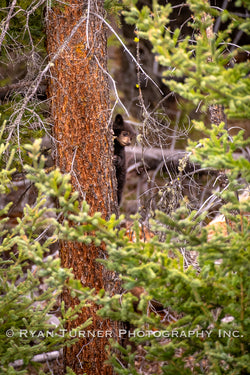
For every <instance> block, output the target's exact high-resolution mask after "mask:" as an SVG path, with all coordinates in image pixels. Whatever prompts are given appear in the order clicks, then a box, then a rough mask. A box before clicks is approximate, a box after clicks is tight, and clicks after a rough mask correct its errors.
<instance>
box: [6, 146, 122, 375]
mask: <svg viewBox="0 0 250 375" xmlns="http://www.w3.org/2000/svg"><path fill="white" fill-rule="evenodd" d="M8 147H9V145H8V144H5V142H4V141H3V140H1V142H0V156H1V158H2V157H3V154H4V153H5V152H7V150H8ZM25 150H26V152H28V153H29V157H30V158H31V160H32V161H33V164H32V165H25V166H24V170H25V172H26V173H27V174H26V178H27V181H29V182H30V183H33V184H34V185H35V187H36V189H37V198H36V201H35V203H34V204H33V205H32V206H29V205H28V204H26V206H25V208H24V210H23V214H22V217H17V223H16V225H14V226H13V225H11V224H10V222H9V218H8V215H9V212H10V209H11V204H12V203H11V202H10V203H8V204H7V205H6V206H4V207H3V208H2V209H1V212H0V237H1V244H0V280H1V283H0V323H1V329H0V341H1V345H0V359H1V366H0V373H1V374H17V373H27V372H26V370H25V369H26V368H27V366H28V365H29V366H37V364H35V363H32V358H33V357H34V355H37V354H41V353H48V352H51V351H54V350H59V349H60V348H62V347H63V346H64V345H65V344H67V345H71V344H72V343H73V342H75V341H76V340H77V337H76V338H72V337H70V332H65V331H63V329H64V326H65V323H66V322H67V321H69V320H71V321H72V320H74V319H76V317H77V313H78V312H79V311H81V310H82V308H83V307H84V306H86V305H87V301H88V300H91V299H93V298H94V297H93V291H90V290H88V288H82V287H81V288H80V289H81V291H80V297H79V301H80V302H79V304H78V305H76V306H75V307H74V308H70V309H65V307H64V304H63V303H62V304H61V308H60V312H59V311H58V313H59V316H58V326H55V325H53V324H52V323H50V322H49V318H51V316H52V315H53V310H56V309H57V307H58V304H60V296H61V294H62V291H63V289H64V288H69V289H70V290H72V293H73V292H74V296H76V295H77V293H79V291H77V290H78V289H79V288H78V287H79V284H78V283H77V282H76V281H74V280H73V275H72V273H71V271H70V270H67V269H64V268H62V267H61V264H60V258H58V257H56V258H55V257H54V256H51V255H50V251H51V246H52V245H53V244H55V243H56V242H57V241H58V240H59V239H64V240H66V239H72V240H73V239H75V238H77V237H78V236H79V239H78V240H79V241H81V242H85V243H89V242H91V241H92V240H93V237H91V236H90V235H88V232H89V231H93V230H94V229H96V228H97V227H98V226H99V225H100V222H101V219H100V215H99V214H96V215H94V216H93V217H89V216H88V205H87V204H86V203H85V202H84V203H83V204H82V205H81V206H80V205H79V202H78V201H77V193H72V187H71V185H70V183H69V176H68V175H66V176H63V175H62V174H61V173H60V172H59V171H58V170H54V171H52V172H51V173H49V174H46V173H45V171H44V157H43V156H41V154H40V141H38V140H37V141H35V142H34V144H33V145H27V146H25ZM10 155H11V156H10V159H9V161H8V163H7V165H6V166H5V168H3V169H2V170H1V171H0V191H1V197H2V199H3V198H4V196H5V195H6V194H8V192H9V189H10V188H11V186H12V185H11V179H12V175H13V173H14V171H15V170H14V169H11V160H12V159H13V152H10ZM49 199H54V200H58V207H57V208H56V207H55V205H54V206H53V207H51V208H48V206H47V204H48V200H49ZM59 213H60V214H61V213H63V214H64V217H65V222H64V223H58V221H57V219H58V214H59ZM69 221H70V222H71V223H77V224H78V225H77V229H76V228H75V229H74V227H73V225H72V224H71V226H70V224H69ZM113 222H114V225H115V223H116V221H115V220H113ZM79 223H80V225H79ZM81 223H84V224H82V225H81ZM109 225H110V226H111V227H112V220H111V222H110V224H109ZM110 231H111V232H112V228H111V230H110ZM104 235H105V232H104ZM110 235H111V234H110ZM102 236H103V234H102ZM96 241H97V240H96ZM67 280H69V283H68V281H67ZM90 323H91V319H89V320H87V321H86V322H84V323H83V324H82V325H81V326H79V327H77V328H76V330H75V332H78V331H79V330H83V329H84V328H86V327H87V326H88V325H89V324H90ZM74 336H75V335H74ZM76 336H77V333H76ZM16 360H22V361H23V365H21V366H20V367H18V368H17V367H14V368H13V366H12V365H11V364H13V363H14V362H15V361H16Z"/></svg>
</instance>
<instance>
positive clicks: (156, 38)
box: [123, 0, 250, 118]
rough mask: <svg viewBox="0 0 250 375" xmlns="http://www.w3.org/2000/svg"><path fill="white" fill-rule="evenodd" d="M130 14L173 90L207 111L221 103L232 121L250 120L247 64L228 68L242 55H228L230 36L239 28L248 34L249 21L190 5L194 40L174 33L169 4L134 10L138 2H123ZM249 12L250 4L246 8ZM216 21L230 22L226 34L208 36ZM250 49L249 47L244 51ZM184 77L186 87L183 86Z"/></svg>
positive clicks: (196, 0)
mask: <svg viewBox="0 0 250 375" xmlns="http://www.w3.org/2000/svg"><path fill="white" fill-rule="evenodd" d="M123 2H124V5H126V7H127V10H126V11H124V12H123V14H124V16H125V20H126V22H127V23H129V24H133V25H136V29H137V33H138V35H139V36H140V37H141V38H146V39H148V40H149V41H150V42H151V44H152V50H153V52H154V53H155V55H156V56H155V59H156V60H157V61H158V62H159V63H160V64H161V65H162V66H164V67H166V69H165V71H164V73H163V81H164V83H165V84H166V85H168V86H169V87H170V89H171V90H172V91H174V92H176V93H178V94H180V95H181V96H182V97H183V98H185V99H188V100H190V101H192V102H193V103H194V104H195V105H197V106H198V105H200V104H201V105H202V109H203V110H205V109H206V108H207V107H208V106H209V105H212V104H215V103H216V104H222V105H224V107H225V112H226V113H227V115H228V116H229V117H236V118H237V117H242V118H244V117H249V115H250V110H249V101H250V97H249V92H250V78H249V74H248V71H249V67H248V62H241V63H237V64H234V65H233V66H229V65H228V64H229V62H230V61H233V59H234V57H235V56H236V55H237V53H238V49H237V48H236V49H234V51H232V52H230V48H229V47H230V43H232V33H233V32H234V31H235V29H236V28H238V29H240V30H242V31H244V32H246V33H247V34H249V33H250V21H249V19H243V18H241V17H240V16H237V15H235V14H231V13H230V12H228V11H227V10H225V11H221V12H220V11H219V10H217V9H215V8H212V7H210V5H209V2H207V1H202V0H188V1H187V4H188V5H189V7H190V10H191V12H192V22H190V23H189V26H190V27H192V28H193V32H192V36H191V35H189V36H186V37H185V38H184V37H183V35H182V32H181V29H179V28H176V29H175V30H174V31H173V30H172V29H171V28H170V25H169V23H170V14H171V11H172V9H171V4H170V3H168V4H167V5H165V6H163V5H159V4H158V2H157V1H156V0H154V1H153V2H152V9H150V8H149V7H148V6H144V7H143V8H142V9H141V10H139V9H138V8H137V7H136V3H137V1H136V0H133V1H132V0H124V1H123ZM243 5H244V6H246V7H249V4H248V5H246V4H245V3H244V4H243ZM214 17H221V20H222V22H224V23H225V22H226V21H228V25H227V26H226V28H225V30H223V31H219V32H218V33H217V34H216V35H215V34H214V35H213V36H212V37H208V35H207V29H208V28H209V27H211V26H212V24H213V19H214ZM241 50H246V51H247V50H248V46H241ZM180 78H182V79H183V81H184V82H179V79H180Z"/></svg>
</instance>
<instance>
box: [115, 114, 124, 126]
mask: <svg viewBox="0 0 250 375" xmlns="http://www.w3.org/2000/svg"><path fill="white" fill-rule="evenodd" d="M115 125H117V126H119V127H122V126H123V117H122V115H120V114H118V115H116V118H115Z"/></svg>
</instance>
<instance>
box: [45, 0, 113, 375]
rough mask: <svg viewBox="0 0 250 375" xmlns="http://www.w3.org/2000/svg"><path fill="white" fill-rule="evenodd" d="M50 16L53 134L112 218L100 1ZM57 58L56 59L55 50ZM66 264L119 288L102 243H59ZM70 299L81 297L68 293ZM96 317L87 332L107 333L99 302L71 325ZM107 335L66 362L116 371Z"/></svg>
mask: <svg viewBox="0 0 250 375" xmlns="http://www.w3.org/2000/svg"><path fill="white" fill-rule="evenodd" d="M67 4H68V5H62V6H59V5H57V6H55V7H54V8H53V9H50V10H48V14H47V29H46V30H47V50H48V54H49V55H50V58H51V61H53V65H52V64H51V65H52V67H51V79H50V82H49V89H48V91H49V96H50V98H51V110H52V117H53V123H54V136H55V139H56V163H57V165H58V166H59V167H60V169H61V171H62V172H63V173H68V172H70V173H71V175H72V184H73V186H74V188H75V189H76V190H78V191H79V192H80V196H81V199H86V201H87V203H88V204H89V205H90V212H91V213H94V212H96V211H99V212H101V213H102V215H103V217H104V218H105V219H107V218H108V217H109V216H110V214H111V213H112V212H115V213H117V211H116V210H117V202H116V199H117V198H116V191H115V189H116V181H115V174H114V169H113V164H112V155H113V139H112V132H111V130H110V128H109V126H108V123H109V87H108V81H107V75H106V74H105V70H106V58H107V51H106V33H105V26H104V24H103V22H102V21H101V19H100V18H98V17H97V16H96V14H98V15H99V16H102V15H103V0H92V1H89V2H88V1H87V0H85V1H81V2H79V1H78V0H69V1H68V2H67ZM57 54H58V57H57V58H55V56H57ZM60 251H61V259H62V265H63V266H64V267H69V268H73V271H74V274H75V276H76V278H77V279H79V280H81V282H82V284H83V285H84V286H88V287H90V288H96V290H100V289H102V288H104V289H106V290H109V291H111V293H112V290H115V289H116V288H117V285H115V275H114V274H113V273H111V272H108V271H106V270H104V269H103V267H102V266H101V265H100V264H98V263H97V262H96V258H102V257H103V256H104V253H105V249H103V248H102V247H96V246H94V245H90V246H86V245H82V244H77V243H62V244H61V250H60ZM64 300H65V304H66V306H67V307H70V306H72V305H74V303H76V301H74V300H73V299H72V298H71V297H70V296H69V295H68V294H65V295H64ZM88 318H92V319H93V324H92V326H90V327H88V330H90V331H102V332H104V331H107V330H108V331H110V330H113V329H114V323H111V322H109V321H102V320H101V319H100V318H99V317H98V316H97V315H96V307H95V306H92V307H91V308H88V309H87V308H86V309H84V311H82V313H81V315H80V316H79V318H78V319H77V321H75V322H73V323H72V322H68V326H67V329H68V331H69V330H72V329H73V328H74V327H75V326H76V325H79V324H81V323H83V322H85V321H86V320H87V319H88ZM107 343H108V338H105V337H96V338H94V339H93V338H86V339H81V340H80V342H78V343H77V344H75V345H74V346H73V347H70V348H66V349H65V352H64V360H65V366H69V367H70V368H72V369H73V370H74V371H75V372H76V373H78V374H83V373H85V372H87V373H88V374H89V375H90V374H111V373H112V369H111V367H109V366H107V365H105V364H104V361H105V360H106V359H107V356H106V353H105V346H106V345H107Z"/></svg>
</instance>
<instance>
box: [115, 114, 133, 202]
mask: <svg viewBox="0 0 250 375" xmlns="http://www.w3.org/2000/svg"><path fill="white" fill-rule="evenodd" d="M113 131H114V135H115V140H114V165H115V171H116V179H117V200H118V205H120V203H121V200H122V192H123V188H124V185H125V182H126V155H125V146H129V145H130V144H131V142H132V139H133V138H134V137H135V131H134V130H133V128H132V127H131V126H130V125H129V124H127V123H126V122H125V121H124V120H123V117H122V115H120V114H118V115H117V116H116V118H115V121H114V123H113Z"/></svg>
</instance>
